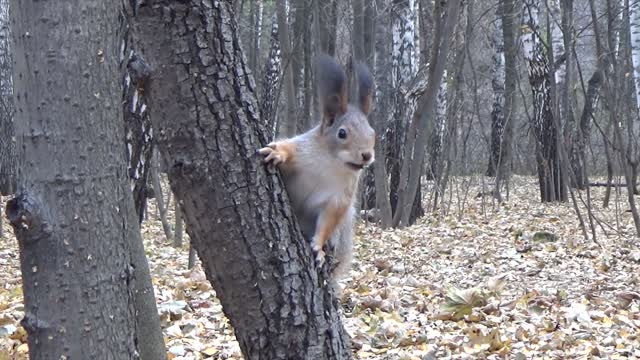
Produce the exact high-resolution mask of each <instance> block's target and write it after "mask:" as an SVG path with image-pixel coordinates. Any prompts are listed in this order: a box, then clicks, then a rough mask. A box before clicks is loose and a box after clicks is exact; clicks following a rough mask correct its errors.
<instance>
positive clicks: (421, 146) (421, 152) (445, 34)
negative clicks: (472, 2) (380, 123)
mask: <svg viewBox="0 0 640 360" xmlns="http://www.w3.org/2000/svg"><path fill="white" fill-rule="evenodd" d="M459 10H460V0H450V1H448V2H447V8H446V12H445V16H444V21H443V22H442V26H436V27H435V28H436V32H435V36H434V41H433V49H434V50H433V55H432V56H431V63H430V64H429V82H428V84H427V88H426V91H425V92H424V94H423V95H422V96H421V98H420V103H419V107H418V111H416V113H415V114H416V115H415V116H414V118H413V122H414V123H415V128H414V129H415V131H414V132H412V131H409V132H408V136H415V142H414V144H413V146H410V145H411V144H410V142H407V147H406V148H405V160H404V162H403V165H402V166H403V170H402V172H405V173H408V176H407V177H406V179H407V182H406V184H405V183H403V181H402V180H403V179H402V178H401V182H400V188H401V189H402V190H401V191H399V193H400V194H401V197H400V201H399V203H398V206H397V208H396V209H397V210H396V211H399V212H400V216H398V217H396V216H395V215H394V225H396V226H397V225H399V224H403V225H405V226H406V225H408V224H409V218H410V215H411V209H412V207H413V205H414V199H415V196H416V193H417V192H418V187H419V185H420V175H421V172H422V171H421V170H422V166H423V165H424V158H425V154H426V151H427V149H426V147H427V139H428V134H429V126H433V119H434V117H435V105H436V101H437V92H438V89H439V88H440V82H441V81H442V75H443V74H444V70H445V67H446V56H445V55H444V54H448V52H449V47H450V45H451V40H452V38H453V32H454V27H455V24H456V23H457V19H458V15H459ZM410 128H411V127H410ZM405 166H406V168H405Z"/></svg>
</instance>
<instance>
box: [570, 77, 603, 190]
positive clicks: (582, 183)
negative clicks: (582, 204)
mask: <svg viewBox="0 0 640 360" xmlns="http://www.w3.org/2000/svg"><path fill="white" fill-rule="evenodd" d="M602 81H603V73H602V70H601V69H597V70H596V71H595V72H594V73H593V75H592V76H591V78H590V79H589V82H588V83H587V94H586V96H585V99H584V106H583V108H582V114H581V115H580V123H579V124H578V126H576V127H575V128H574V131H573V134H572V137H573V139H572V140H571V150H570V156H571V168H572V171H573V174H574V177H573V178H572V179H573V181H572V186H574V187H576V188H578V189H581V190H582V189H585V188H586V187H587V186H588V185H589V181H588V176H587V172H586V157H587V152H586V150H587V144H588V143H589V139H590V138H591V119H592V118H593V112H594V109H595V108H596V106H597V103H598V97H599V94H600V88H601V87H602ZM605 146H606V145H605Z"/></svg>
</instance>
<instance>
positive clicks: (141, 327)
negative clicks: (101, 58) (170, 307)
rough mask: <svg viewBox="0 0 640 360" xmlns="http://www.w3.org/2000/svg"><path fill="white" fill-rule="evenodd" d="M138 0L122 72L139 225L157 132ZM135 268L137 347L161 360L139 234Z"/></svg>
mask: <svg viewBox="0 0 640 360" xmlns="http://www.w3.org/2000/svg"><path fill="white" fill-rule="evenodd" d="M137 3H138V1H137V0H128V1H124V2H123V9H122V10H123V13H124V14H125V15H126V16H124V17H122V18H121V20H122V24H121V29H122V30H121V33H122V38H121V41H122V45H121V48H120V50H121V51H122V52H121V53H120V54H119V55H120V58H119V60H120V72H121V74H122V76H121V79H123V85H122V111H123V114H122V115H123V120H124V135H125V137H124V143H125V146H126V159H125V160H126V162H127V165H128V166H127V172H128V174H129V179H130V184H131V190H132V193H133V204H134V207H135V210H136V214H137V220H138V223H139V224H142V221H143V220H144V217H145V211H146V208H147V198H148V193H149V190H148V177H149V171H150V169H151V161H152V156H153V136H152V135H153V129H152V126H151V120H150V119H149V111H148V107H147V99H146V95H145V93H144V90H143V88H144V86H145V84H146V82H147V81H148V80H149V67H148V65H147V63H145V62H144V60H143V59H142V58H141V57H139V56H137V55H136V51H135V49H134V47H133V43H134V32H133V31H132V29H131V19H132V17H133V16H134V11H135V9H136V6H138V5H137ZM130 240H131V266H132V267H133V270H134V272H133V276H134V278H135V279H136V281H135V282H134V305H135V309H136V328H137V331H138V333H137V336H138V339H137V346H138V353H139V356H140V359H142V360H161V359H166V358H167V350H166V347H165V344H164V338H163V336H162V328H161V327H160V316H159V315H158V309H157V307H156V298H155V295H154V289H153V283H152V282H151V272H150V271H149V263H148V261H147V255H146V253H145V250H144V244H143V242H142V237H141V235H140V233H139V228H138V233H136V234H135V235H134V236H131V237H130Z"/></svg>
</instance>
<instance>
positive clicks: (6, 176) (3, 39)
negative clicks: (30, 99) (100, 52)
mask: <svg viewBox="0 0 640 360" xmlns="http://www.w3.org/2000/svg"><path fill="white" fill-rule="evenodd" d="M12 70H13V65H12V57H11V30H10V28H9V0H0V195H4V196H7V195H10V194H13V193H14V192H15V188H16V172H17V169H16V143H15V134H14V130H13V116H14V112H15V110H14V105H13V80H12ZM1 218H2V210H0V228H1V224H2V219H1ZM1 232H2V230H0V233H1Z"/></svg>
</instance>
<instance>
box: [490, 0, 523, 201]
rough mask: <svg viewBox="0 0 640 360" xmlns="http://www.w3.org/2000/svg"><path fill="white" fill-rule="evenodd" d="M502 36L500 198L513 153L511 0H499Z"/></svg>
mask: <svg viewBox="0 0 640 360" xmlns="http://www.w3.org/2000/svg"><path fill="white" fill-rule="evenodd" d="M499 6H500V7H501V9H500V11H501V13H502V38H503V39H504V108H503V109H502V111H503V116H504V119H503V121H504V127H503V130H502V138H501V140H500V161H499V162H498V163H497V165H498V166H497V172H496V181H495V185H494V190H493V193H494V196H496V197H497V198H498V200H502V195H501V193H500V190H501V189H502V183H503V182H508V180H509V178H510V176H511V158H512V156H513V126H514V122H515V116H514V113H515V97H516V91H517V81H518V62H517V54H518V46H517V42H516V31H517V30H518V29H519V16H517V14H518V13H519V12H520V11H521V7H520V6H516V2H515V1H514V0H501V1H500V4H499Z"/></svg>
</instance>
